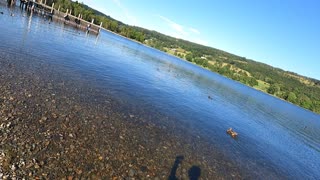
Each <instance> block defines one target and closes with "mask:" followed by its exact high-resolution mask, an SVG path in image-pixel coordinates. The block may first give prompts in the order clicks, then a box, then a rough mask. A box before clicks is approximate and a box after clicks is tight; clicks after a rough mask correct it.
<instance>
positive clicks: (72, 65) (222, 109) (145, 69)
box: [0, 5, 320, 179]
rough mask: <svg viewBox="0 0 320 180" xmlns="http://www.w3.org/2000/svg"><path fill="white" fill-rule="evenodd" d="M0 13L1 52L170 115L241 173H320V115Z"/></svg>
mask: <svg viewBox="0 0 320 180" xmlns="http://www.w3.org/2000/svg"><path fill="white" fill-rule="evenodd" d="M0 11H3V12H4V14H3V15H0V22H1V23H2V25H1V26H0V30H1V33H0V41H1V43H0V53H1V54H14V55H15V56H19V57H21V58H23V59H24V61H25V62H26V61H30V64H32V63H33V60H34V59H37V61H38V60H39V62H40V63H44V64H50V67H51V68H52V69H54V72H56V73H61V74H64V75H66V74H67V75H70V78H71V79H72V80H73V81H74V82H88V83H89V84H90V85H91V86H93V87H96V88H99V89H102V90H103V91H101V94H108V95H110V96H111V97H112V98H114V99H116V100H117V101H119V102H120V104H122V106H121V107H122V108H119V111H130V112H131V113H139V112H140V111H143V112H152V113H154V112H158V113H160V114H161V116H164V117H170V118H169V119H173V120H174V121H173V122H170V123H173V124H175V125H176V126H179V128H181V129H183V131H184V133H186V134H190V135H194V136H198V137H199V138H201V139H202V140H203V141H205V142H206V143H208V144H210V145H212V146H213V147H214V148H216V149H217V151H219V152H221V153H222V154H224V156H225V157H227V158H228V159H229V160H230V161H232V162H233V163H234V164H236V165H237V166H238V168H239V169H240V171H243V174H245V175H244V177H245V176H246V174H250V173H254V172H249V170H250V169H251V170H252V171H257V172H258V173H260V174H259V176H260V177H259V179H260V178H265V177H268V175H267V174H263V172H265V173H269V172H270V171H271V172H272V171H273V172H276V173H275V174H278V175H279V177H286V178H296V179H301V178H304V179H305V178H307V179H319V178H320V171H319V167H320V116H319V115H318V114H315V113H312V112H310V111H307V110H305V109H302V108H299V107H297V106H295V105H292V104H290V103H287V102H284V101H282V100H279V99H277V98H274V97H272V96H269V95H267V94H264V93H262V92H260V91H257V90H255V89H252V88H250V87H247V86H244V85H242V84H240V83H238V82H234V81H232V80H229V79H227V78H225V77H222V76H220V75H217V74H215V73H212V72H209V71H207V70H204V69H202V68H199V67H197V66H195V65H193V64H190V63H188V62H186V61H183V60H180V59H177V58H175V57H172V56H170V55H167V54H164V53H163V52H160V51H158V50H155V49H152V48H149V47H146V46H144V45H141V44H138V43H135V42H132V41H129V40H127V39H124V38H122V37H119V36H116V35H114V34H112V33H109V32H102V33H101V34H100V35H99V36H93V35H90V34H89V35H87V34H85V33H84V32H82V31H79V30H77V29H73V28H71V27H68V26H66V25H64V24H63V23H58V22H49V21H46V20H45V19H43V18H40V17H38V16H36V15H33V16H30V15H29V14H26V13H25V12H23V11H20V10H19V9H18V8H16V9H14V10H10V9H8V8H6V7H5V6H2V5H1V6H0ZM10 11H12V12H14V14H15V16H13V17H12V16H10ZM0 58H2V59H4V57H0ZM0 60H1V59H0ZM25 62H24V63H25ZM79 93H80V92H79ZM208 96H211V97H212V98H213V99H212V100H210V99H208ZM84 99H86V101H90V100H92V99H90V98H85V97H84ZM135 110H136V111H135ZM135 115H136V116H137V115H138V114H135ZM150 116H151V117H152V116H153V114H150ZM149 121H154V123H155V124H156V125H158V126H161V125H162V123H166V122H163V121H159V122H158V121H157V119H153V120H152V118H150V120H149ZM229 127H233V128H234V129H235V130H236V131H237V132H238V133H239V137H238V138H237V139H236V140H234V139H232V138H230V136H228V135H227V134H226V129H228V128H229ZM180 135H181V134H180ZM204 158H206V157H204ZM207 158H208V157H207ZM209 161H210V159H209ZM265 169H268V170H269V171H264V170H265ZM255 175H257V174H255ZM280 175H281V176H280ZM248 177H252V176H248Z"/></svg>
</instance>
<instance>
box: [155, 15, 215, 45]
mask: <svg viewBox="0 0 320 180" xmlns="http://www.w3.org/2000/svg"><path fill="white" fill-rule="evenodd" d="M156 16H157V17H159V18H161V19H162V20H163V21H164V22H165V23H167V24H168V25H169V27H171V31H170V32H169V34H168V35H170V36H173V37H176V38H179V39H185V40H188V41H192V42H195V43H197V44H202V45H205V46H208V45H209V42H208V41H206V40H203V39H200V38H199V35H200V34H201V33H200V31H199V30H198V29H196V28H193V27H187V26H183V25H181V24H179V23H176V22H174V21H172V20H171V19H169V18H167V17H164V16H161V15H156Z"/></svg>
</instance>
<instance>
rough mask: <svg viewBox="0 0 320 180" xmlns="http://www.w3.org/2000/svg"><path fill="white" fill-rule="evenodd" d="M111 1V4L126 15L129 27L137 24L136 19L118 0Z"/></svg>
mask: <svg viewBox="0 0 320 180" xmlns="http://www.w3.org/2000/svg"><path fill="white" fill-rule="evenodd" d="M112 1H113V3H115V4H116V5H117V6H118V7H119V8H120V9H121V11H122V12H123V13H124V14H125V15H126V17H127V19H128V20H129V23H130V24H131V25H136V24H137V19H136V18H135V17H134V16H132V15H131V14H130V13H129V11H128V9H127V8H126V7H125V6H124V5H123V4H122V3H121V1H120V0H112Z"/></svg>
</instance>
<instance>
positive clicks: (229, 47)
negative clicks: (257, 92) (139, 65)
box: [79, 0, 320, 79]
mask: <svg viewBox="0 0 320 180" xmlns="http://www.w3.org/2000/svg"><path fill="white" fill-rule="evenodd" d="M79 2H83V3H85V4H87V5H89V6H91V7H93V8H95V9H97V10H99V11H101V12H103V13H105V14H107V15H110V16H111V17H113V18H115V19H117V20H120V21H122V22H124V23H126V24H129V25H136V26H140V27H144V28H147V29H151V30H156V31H158V32H161V33H164V34H167V35H170V36H173V37H177V38H182V39H186V40H189V41H193V42H196V43H200V44H203V45H207V46H211V47H215V48H218V49H221V50H224V51H227V52H230V53H233V54H236V55H239V56H243V57H246V58H248V59H253V60H256V61H260V62H263V63H266V64H269V65H272V66H275V67H279V68H282V69H284V70H288V71H293V72H296V73H299V74H301V75H305V76H308V77H312V78H316V79H320V58H319V53H320V1H318V0H303V1H302V0H299V1H298V0H258V1H257V0H219V1H218V0H79Z"/></svg>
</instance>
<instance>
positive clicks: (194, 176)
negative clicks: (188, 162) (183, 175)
mask: <svg viewBox="0 0 320 180" xmlns="http://www.w3.org/2000/svg"><path fill="white" fill-rule="evenodd" d="M188 175H189V179H190V180H198V179H199V177H200V175H201V169H200V168H199V167H198V166H192V167H191V168H190V169H189V171H188Z"/></svg>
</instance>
